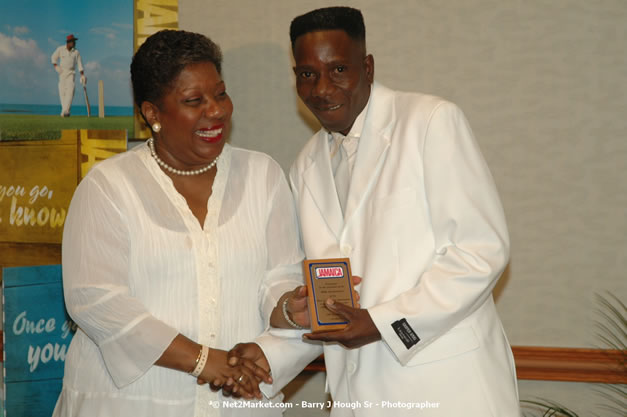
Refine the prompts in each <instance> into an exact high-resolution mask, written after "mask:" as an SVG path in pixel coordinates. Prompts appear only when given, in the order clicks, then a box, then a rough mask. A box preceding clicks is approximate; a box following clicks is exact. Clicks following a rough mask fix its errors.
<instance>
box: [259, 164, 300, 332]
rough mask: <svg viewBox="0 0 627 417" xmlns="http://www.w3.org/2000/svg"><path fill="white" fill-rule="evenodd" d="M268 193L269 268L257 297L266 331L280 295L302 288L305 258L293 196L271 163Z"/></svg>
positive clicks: (279, 169)
mask: <svg viewBox="0 0 627 417" xmlns="http://www.w3.org/2000/svg"><path fill="white" fill-rule="evenodd" d="M268 189H269V190H271V192H270V193H269V197H268V220H267V224H266V246H267V248H268V264H267V268H266V276H265V278H264V280H263V283H262V285H261V287H260V294H259V295H260V297H259V299H260V309H261V315H262V317H263V319H264V323H265V324H266V327H267V326H268V325H269V322H270V314H271V313H272V310H273V309H274V306H275V305H276V303H277V301H278V300H279V298H281V295H283V294H284V293H285V292H286V291H291V290H293V289H294V288H296V287H297V286H299V285H302V284H303V276H302V261H303V258H304V255H303V251H302V249H301V244H300V235H299V231H298V221H297V219H296V211H295V209H294V201H293V199H292V194H291V191H290V189H289V186H288V185H287V181H286V179H285V175H284V174H283V171H282V170H281V168H280V167H279V165H278V164H276V162H274V161H272V163H271V164H270V166H269V169H268Z"/></svg>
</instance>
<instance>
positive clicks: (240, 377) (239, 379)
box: [237, 374, 244, 384]
mask: <svg viewBox="0 0 627 417" xmlns="http://www.w3.org/2000/svg"><path fill="white" fill-rule="evenodd" d="M237 382H238V383H239V384H241V383H242V382H244V374H242V375H240V376H239V378H237Z"/></svg>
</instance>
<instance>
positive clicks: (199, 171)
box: [147, 138, 220, 175]
mask: <svg viewBox="0 0 627 417" xmlns="http://www.w3.org/2000/svg"><path fill="white" fill-rule="evenodd" d="M147 142H148V147H149V148H150V154H151V155H152V157H153V158H155V161H157V164H159V166H161V167H162V168H163V169H165V170H167V171H169V172H171V173H173V174H176V175H199V174H203V173H205V172H207V171H209V170H210V169H211V168H213V167H214V166H215V164H217V163H218V159H220V155H218V156H216V159H214V160H213V162H212V163H210V164H209V165H207V166H206V167H203V168H200V169H192V170H190V171H182V170H180V169H176V168H173V167H171V166H170V165H168V164H166V163H165V162H163V160H162V159H161V158H159V155H157V151H156V150H155V140H154V139H153V138H150V139H148V141H147Z"/></svg>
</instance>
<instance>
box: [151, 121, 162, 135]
mask: <svg viewBox="0 0 627 417" xmlns="http://www.w3.org/2000/svg"><path fill="white" fill-rule="evenodd" d="M152 130H153V131H154V132H157V133H158V132H159V131H160V130H161V123H159V122H154V123H153V124H152Z"/></svg>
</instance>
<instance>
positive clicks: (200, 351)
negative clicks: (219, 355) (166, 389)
mask: <svg viewBox="0 0 627 417" xmlns="http://www.w3.org/2000/svg"><path fill="white" fill-rule="evenodd" d="M201 356H202V345H200V350H199V351H198V356H196V362H194V367H193V368H192V370H191V371H189V372H188V373H189V374H191V373H192V372H194V369H196V367H197V366H198V362H199V361H200V357H201Z"/></svg>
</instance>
